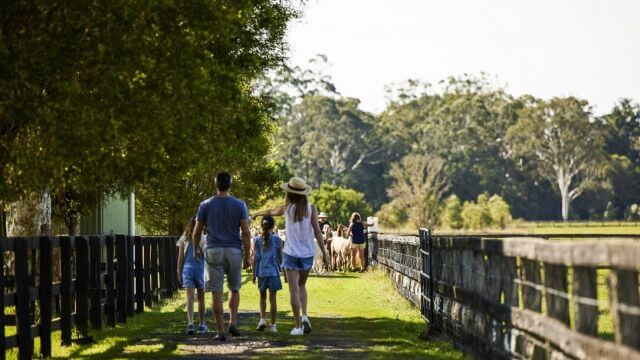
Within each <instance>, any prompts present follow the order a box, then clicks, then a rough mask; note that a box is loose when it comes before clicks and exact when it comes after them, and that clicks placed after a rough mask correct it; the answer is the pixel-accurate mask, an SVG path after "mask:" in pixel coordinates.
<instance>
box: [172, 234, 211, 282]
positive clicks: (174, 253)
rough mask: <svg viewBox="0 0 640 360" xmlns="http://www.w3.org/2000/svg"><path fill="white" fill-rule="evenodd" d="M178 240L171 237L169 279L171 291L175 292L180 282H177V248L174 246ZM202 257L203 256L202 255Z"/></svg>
mask: <svg viewBox="0 0 640 360" xmlns="http://www.w3.org/2000/svg"><path fill="white" fill-rule="evenodd" d="M177 241H178V239H177V238H176V237H171V249H172V250H173V251H172V252H171V265H172V266H171V277H172V278H173V290H174V291H177V290H178V289H180V282H179V281H178V272H177V271H176V270H177V269H178V250H179V249H178V247H177V246H176V243H177ZM203 256H204V254H203Z"/></svg>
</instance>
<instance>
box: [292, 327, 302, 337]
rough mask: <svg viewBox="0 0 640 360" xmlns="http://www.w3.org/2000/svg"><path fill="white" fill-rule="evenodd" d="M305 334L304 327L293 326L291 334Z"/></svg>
mask: <svg viewBox="0 0 640 360" xmlns="http://www.w3.org/2000/svg"><path fill="white" fill-rule="evenodd" d="M302 335H304V329H303V328H297V327H295V328H293V329H291V336H302Z"/></svg>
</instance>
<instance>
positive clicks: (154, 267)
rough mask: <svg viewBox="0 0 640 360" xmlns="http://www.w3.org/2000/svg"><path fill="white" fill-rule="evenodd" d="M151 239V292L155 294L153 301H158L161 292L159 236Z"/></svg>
mask: <svg viewBox="0 0 640 360" xmlns="http://www.w3.org/2000/svg"><path fill="white" fill-rule="evenodd" d="M150 240H151V292H152V295H153V297H152V298H153V301H154V302H157V301H158V295H159V293H160V290H159V287H158V255H159V253H158V249H159V245H158V243H159V241H158V238H157V237H153V238H151V239H150Z"/></svg>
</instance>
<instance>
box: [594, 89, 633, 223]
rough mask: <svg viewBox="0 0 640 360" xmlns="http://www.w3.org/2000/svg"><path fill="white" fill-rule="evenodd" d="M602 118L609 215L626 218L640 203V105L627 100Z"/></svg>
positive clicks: (622, 101)
mask: <svg viewBox="0 0 640 360" xmlns="http://www.w3.org/2000/svg"><path fill="white" fill-rule="evenodd" d="M602 121H603V123H604V126H605V149H606V152H607V154H608V156H609V167H608V169H607V170H608V171H607V178H608V180H609V183H610V185H611V191H612V199H611V201H612V206H613V210H612V212H608V214H609V216H615V218H622V217H623V215H624V211H625V210H626V209H627V208H628V207H629V206H630V205H631V204H633V203H637V202H640V105H639V104H637V103H633V102H631V100H629V99H623V100H621V101H620V102H619V103H618V104H616V105H615V106H614V108H613V110H612V111H611V112H610V113H609V114H607V115H605V116H603V117H602Z"/></svg>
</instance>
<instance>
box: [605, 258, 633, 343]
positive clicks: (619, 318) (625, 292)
mask: <svg viewBox="0 0 640 360" xmlns="http://www.w3.org/2000/svg"><path fill="white" fill-rule="evenodd" d="M610 283H611V302H612V304H611V315H612V316H613V329H614V336H615V340H616V343H618V344H624V345H627V346H629V347H632V348H634V349H640V336H638V334H640V315H636V314H633V313H628V312H627V311H625V310H626V308H627V307H629V306H635V307H637V306H638V305H640V298H639V294H638V272H637V271H635V270H627V269H618V270H612V271H611V273H610Z"/></svg>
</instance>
